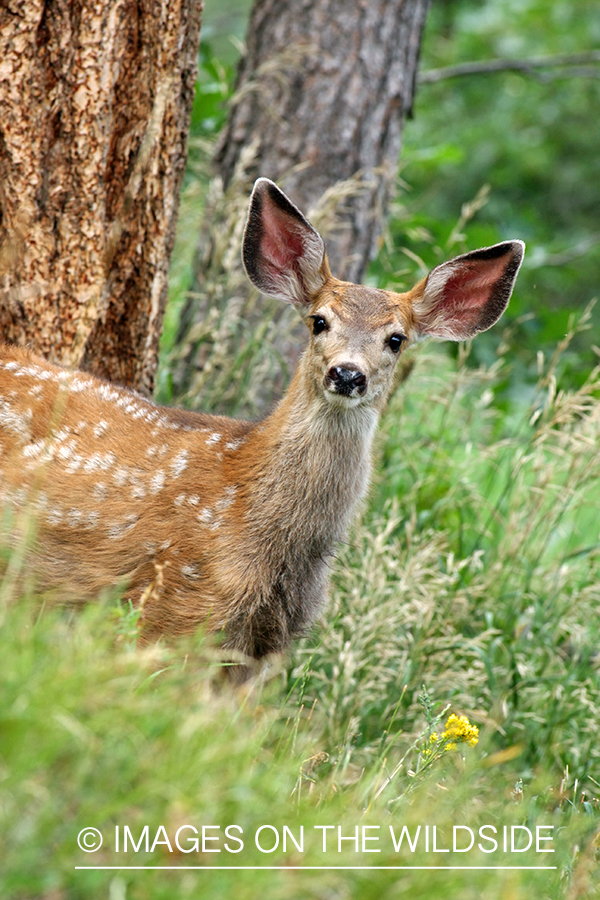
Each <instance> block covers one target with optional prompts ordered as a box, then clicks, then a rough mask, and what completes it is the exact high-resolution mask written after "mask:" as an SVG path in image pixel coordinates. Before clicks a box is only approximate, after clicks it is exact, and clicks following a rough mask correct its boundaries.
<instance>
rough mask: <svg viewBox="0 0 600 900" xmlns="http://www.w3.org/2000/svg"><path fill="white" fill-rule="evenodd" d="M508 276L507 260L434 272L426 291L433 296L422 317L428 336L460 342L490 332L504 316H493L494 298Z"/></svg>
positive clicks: (458, 265)
mask: <svg viewBox="0 0 600 900" xmlns="http://www.w3.org/2000/svg"><path fill="white" fill-rule="evenodd" d="M448 270H449V271H448ZM505 272H506V257H505V256H500V257H498V258H497V259H489V258H487V259H485V258H484V259H470V260H457V261H454V262H453V263H452V262H451V263H448V264H446V265H442V266H440V267H439V269H437V270H434V271H433V272H432V273H431V276H430V281H429V283H428V285H427V288H426V294H427V293H428V292H430V293H431V295H432V296H431V299H430V305H429V309H428V310H427V311H426V312H425V314H424V316H423V319H424V322H423V324H424V325H425V332H426V333H427V334H430V335H431V336H432V337H438V338H444V339H450V340H454V341H458V340H465V339H466V338H469V337H472V336H473V334H475V333H476V332H477V331H481V330H482V328H488V327H489V326H490V325H491V324H493V321H495V319H496V318H497V317H498V315H499V314H500V312H501V310H499V311H498V315H495V316H494V314H493V307H495V306H496V302H495V301H494V295H495V291H496V289H497V286H498V284H499V283H501V282H502V280H503V278H504V276H505ZM427 289H429V291H428V290H427ZM504 305H506V304H504ZM487 319H489V323H488V324H485V322H486V320H487Z"/></svg>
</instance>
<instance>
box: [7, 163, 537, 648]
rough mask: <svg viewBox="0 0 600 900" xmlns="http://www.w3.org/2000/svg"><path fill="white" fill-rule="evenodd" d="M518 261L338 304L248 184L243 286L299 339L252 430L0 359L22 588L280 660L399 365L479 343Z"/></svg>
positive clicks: (286, 208) (318, 270) (452, 265)
mask: <svg viewBox="0 0 600 900" xmlns="http://www.w3.org/2000/svg"><path fill="white" fill-rule="evenodd" d="M522 253H523V245H522V244H521V242H519V241H512V242H505V243H503V244H498V245H496V246H495V247H491V248H485V249H484V250H479V251H474V252H472V253H469V254H466V255H465V256H462V257H458V258H456V259H455V260H451V261H450V262H448V263H444V264H442V265H441V266H438V267H437V268H436V269H434V270H433V271H432V272H431V273H430V275H429V276H428V278H427V279H425V280H423V281H422V282H419V284H417V285H416V286H415V288H413V290H412V291H410V292H408V293H404V294H397V293H394V292H391V291H380V290H376V289H374V288H367V287H362V286H359V285H353V284H349V283H347V282H342V281H339V280H337V279H335V278H333V277H332V275H331V273H330V271H329V266H328V263H327V257H326V255H325V252H324V247H323V243H322V240H321V238H320V236H319V235H318V234H317V232H316V231H315V230H314V229H313V228H312V226H311V225H310V224H309V223H308V222H307V221H306V220H305V219H304V217H303V216H302V215H301V213H300V212H299V211H298V210H297V209H296V207H294V206H293V204H291V203H290V201H289V200H288V198H287V197H286V196H285V195H284V194H282V193H281V191H279V189H278V188H277V187H276V186H275V185H274V184H272V182H269V181H267V179H259V181H258V182H257V184H256V186H255V189H254V192H253V195H252V199H251V204H250V212H249V217H248V223H247V226H246V232H245V237H244V246H243V254H244V263H245V266H246V270H247V272H248V274H249V277H250V278H251V280H252V281H253V282H254V284H255V285H256V286H257V287H258V288H259V289H261V290H263V291H264V292H265V293H269V294H272V295H273V296H277V297H280V298H281V299H282V300H284V301H286V302H289V303H292V304H293V305H294V306H295V307H296V308H297V309H298V311H299V312H300V314H301V316H302V317H303V319H304V320H305V322H306V324H307V326H308V329H309V332H310V340H309V344H308V346H307V348H306V351H305V353H304V355H303V356H302V359H301V361H300V364H299V366H298V369H297V371H296V374H295V376H294V379H293V381H292V383H291V385H290V388H289V389H288V391H287V393H286V395H285V397H284V398H283V400H282V401H281V402H280V404H279V405H278V406H277V408H276V409H275V410H274V412H273V413H272V414H271V415H270V416H269V417H267V419H265V420H264V421H263V422H260V423H249V422H242V421H237V420H234V419H229V418H226V417H220V416H210V415H201V414H195V413H190V412H185V411H180V410H175V409H168V408H165V407H160V406H156V405H155V404H153V403H152V402H151V401H149V400H146V399H144V398H142V397H140V396H138V395H136V394H134V393H133V392H131V391H128V390H126V389H125V388H120V387H116V386H113V385H111V384H107V383H105V382H102V381H100V380H98V379H96V378H94V377H92V376H90V375H87V374H85V373H79V372H69V371H66V370H64V369H60V368H58V367H57V366H54V365H52V364H50V363H48V362H45V361H43V360H40V359H37V358H35V357H33V356H32V355H31V354H29V353H28V352H27V351H24V350H20V349H17V348H14V347H7V346H4V347H0V429H1V434H0V451H1V473H0V475H1V480H0V499H1V500H2V501H3V503H4V505H5V506H8V507H10V508H12V509H14V510H16V511H17V514H20V512H19V511H23V513H27V512H33V513H34V514H35V527H36V540H35V543H34V545H33V548H32V550H31V561H32V564H33V566H34V568H35V570H36V572H37V573H38V576H39V579H40V582H41V585H42V587H44V588H57V589H60V591H61V594H62V595H63V596H69V597H71V598H74V599H81V600H85V599H89V598H93V597H95V596H97V595H98V594H99V593H101V592H102V591H103V590H105V589H106V588H107V587H110V586H113V585H117V586H119V587H121V588H122V590H123V593H124V596H125V597H127V598H129V599H131V600H132V602H133V603H134V604H136V605H140V604H142V605H143V611H142V619H141V621H142V628H143V634H144V635H145V637H146V638H152V637H156V636H158V635H160V634H163V633H185V632H189V631H192V630H194V629H195V628H196V627H197V626H198V625H199V624H201V623H206V625H207V628H208V629H209V630H211V631H217V630H222V631H223V632H224V634H225V645H226V646H227V647H229V648H231V649H233V650H238V651H240V653H242V654H244V655H245V656H248V657H254V658H260V657H262V656H265V655H267V654H269V653H272V652H277V651H281V650H282V649H284V648H285V647H286V646H287V645H288V643H289V641H290V640H291V639H292V638H293V637H294V636H296V635H299V634H301V633H303V631H304V630H305V628H306V626H307V625H309V624H310V623H311V622H312V621H313V620H314V618H315V616H316V615H317V613H318V610H319V608H320V606H321V605H322V603H323V601H324V598H325V594H326V582H327V566H328V559H329V558H330V557H331V555H332V554H333V553H334V551H335V547H336V544H337V542H338V541H339V540H340V539H342V538H343V536H344V534H345V533H346V530H347V527H348V525H349V522H350V520H351V517H352V515H353V513H354V511H355V508H356V505H357V504H358V503H359V502H360V500H361V498H362V497H363V496H364V493H365V491H366V489H367V486H368V478H369V470H370V455H371V443H372V438H373V434H374V431H375V428H376V424H377V421H378V417H379V414H380V412H381V410H382V409H383V407H384V405H385V402H386V399H387V396H388V394H389V392H390V390H391V387H392V384H393V376H394V371H395V368H396V363H397V360H398V357H399V356H400V354H401V352H402V350H403V349H404V347H405V346H407V345H408V344H409V343H410V342H411V341H414V340H418V339H420V338H422V337H425V336H427V335H432V336H433V337H436V338H440V339H443V338H448V339H451V340H462V339H465V338H468V337H471V336H472V335H474V334H476V333H477V332H478V331H482V330H484V329H485V328H488V327H490V326H491V325H492V324H493V323H494V322H495V321H497V319H498V318H499V316H500V315H501V314H502V312H503V311H504V309H505V307H506V304H507V303H508V299H509V296H510V292H511V289H512V285H513V282H514V279H515V277H516V273H517V270H518V267H519V264H520V261H521V258H522Z"/></svg>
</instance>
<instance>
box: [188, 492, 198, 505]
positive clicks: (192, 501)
mask: <svg viewBox="0 0 600 900" xmlns="http://www.w3.org/2000/svg"><path fill="white" fill-rule="evenodd" d="M187 502H188V503H189V504H190V506H198V504H199V503H200V497H199V496H198V494H192V495H191V496H190V497H188V501H187Z"/></svg>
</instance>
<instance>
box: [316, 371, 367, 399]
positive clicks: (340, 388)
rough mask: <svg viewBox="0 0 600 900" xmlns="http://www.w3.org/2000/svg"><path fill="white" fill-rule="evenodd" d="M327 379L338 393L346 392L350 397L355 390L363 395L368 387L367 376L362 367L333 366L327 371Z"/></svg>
mask: <svg viewBox="0 0 600 900" xmlns="http://www.w3.org/2000/svg"><path fill="white" fill-rule="evenodd" d="M326 380H327V381H328V383H329V384H331V385H333V386H334V387H335V391H336V393H337V394H345V395H346V396H347V397H350V396H351V394H353V393H354V391H355V390H356V393H357V394H359V396H361V397H362V395H363V394H364V392H365V391H366V389H367V376H366V375H365V374H364V373H363V372H361V371H360V369H345V368H344V367H343V366H332V367H331V368H330V370H329V372H328V373H327V379H326Z"/></svg>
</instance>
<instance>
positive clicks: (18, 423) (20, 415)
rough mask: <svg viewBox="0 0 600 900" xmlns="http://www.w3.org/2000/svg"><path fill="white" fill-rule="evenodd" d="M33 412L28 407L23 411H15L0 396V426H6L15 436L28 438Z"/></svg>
mask: <svg viewBox="0 0 600 900" xmlns="http://www.w3.org/2000/svg"><path fill="white" fill-rule="evenodd" d="M32 418H33V413H32V412H31V410H30V409H28V410H27V411H25V412H17V411H16V410H14V409H12V408H11V406H10V403H8V402H7V401H6V400H5V399H4V398H3V397H0V426H3V427H4V428H6V430H7V431H10V432H11V433H12V434H14V435H15V436H16V437H19V438H23V439H24V440H28V439H29V437H30V434H31V420H32Z"/></svg>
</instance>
